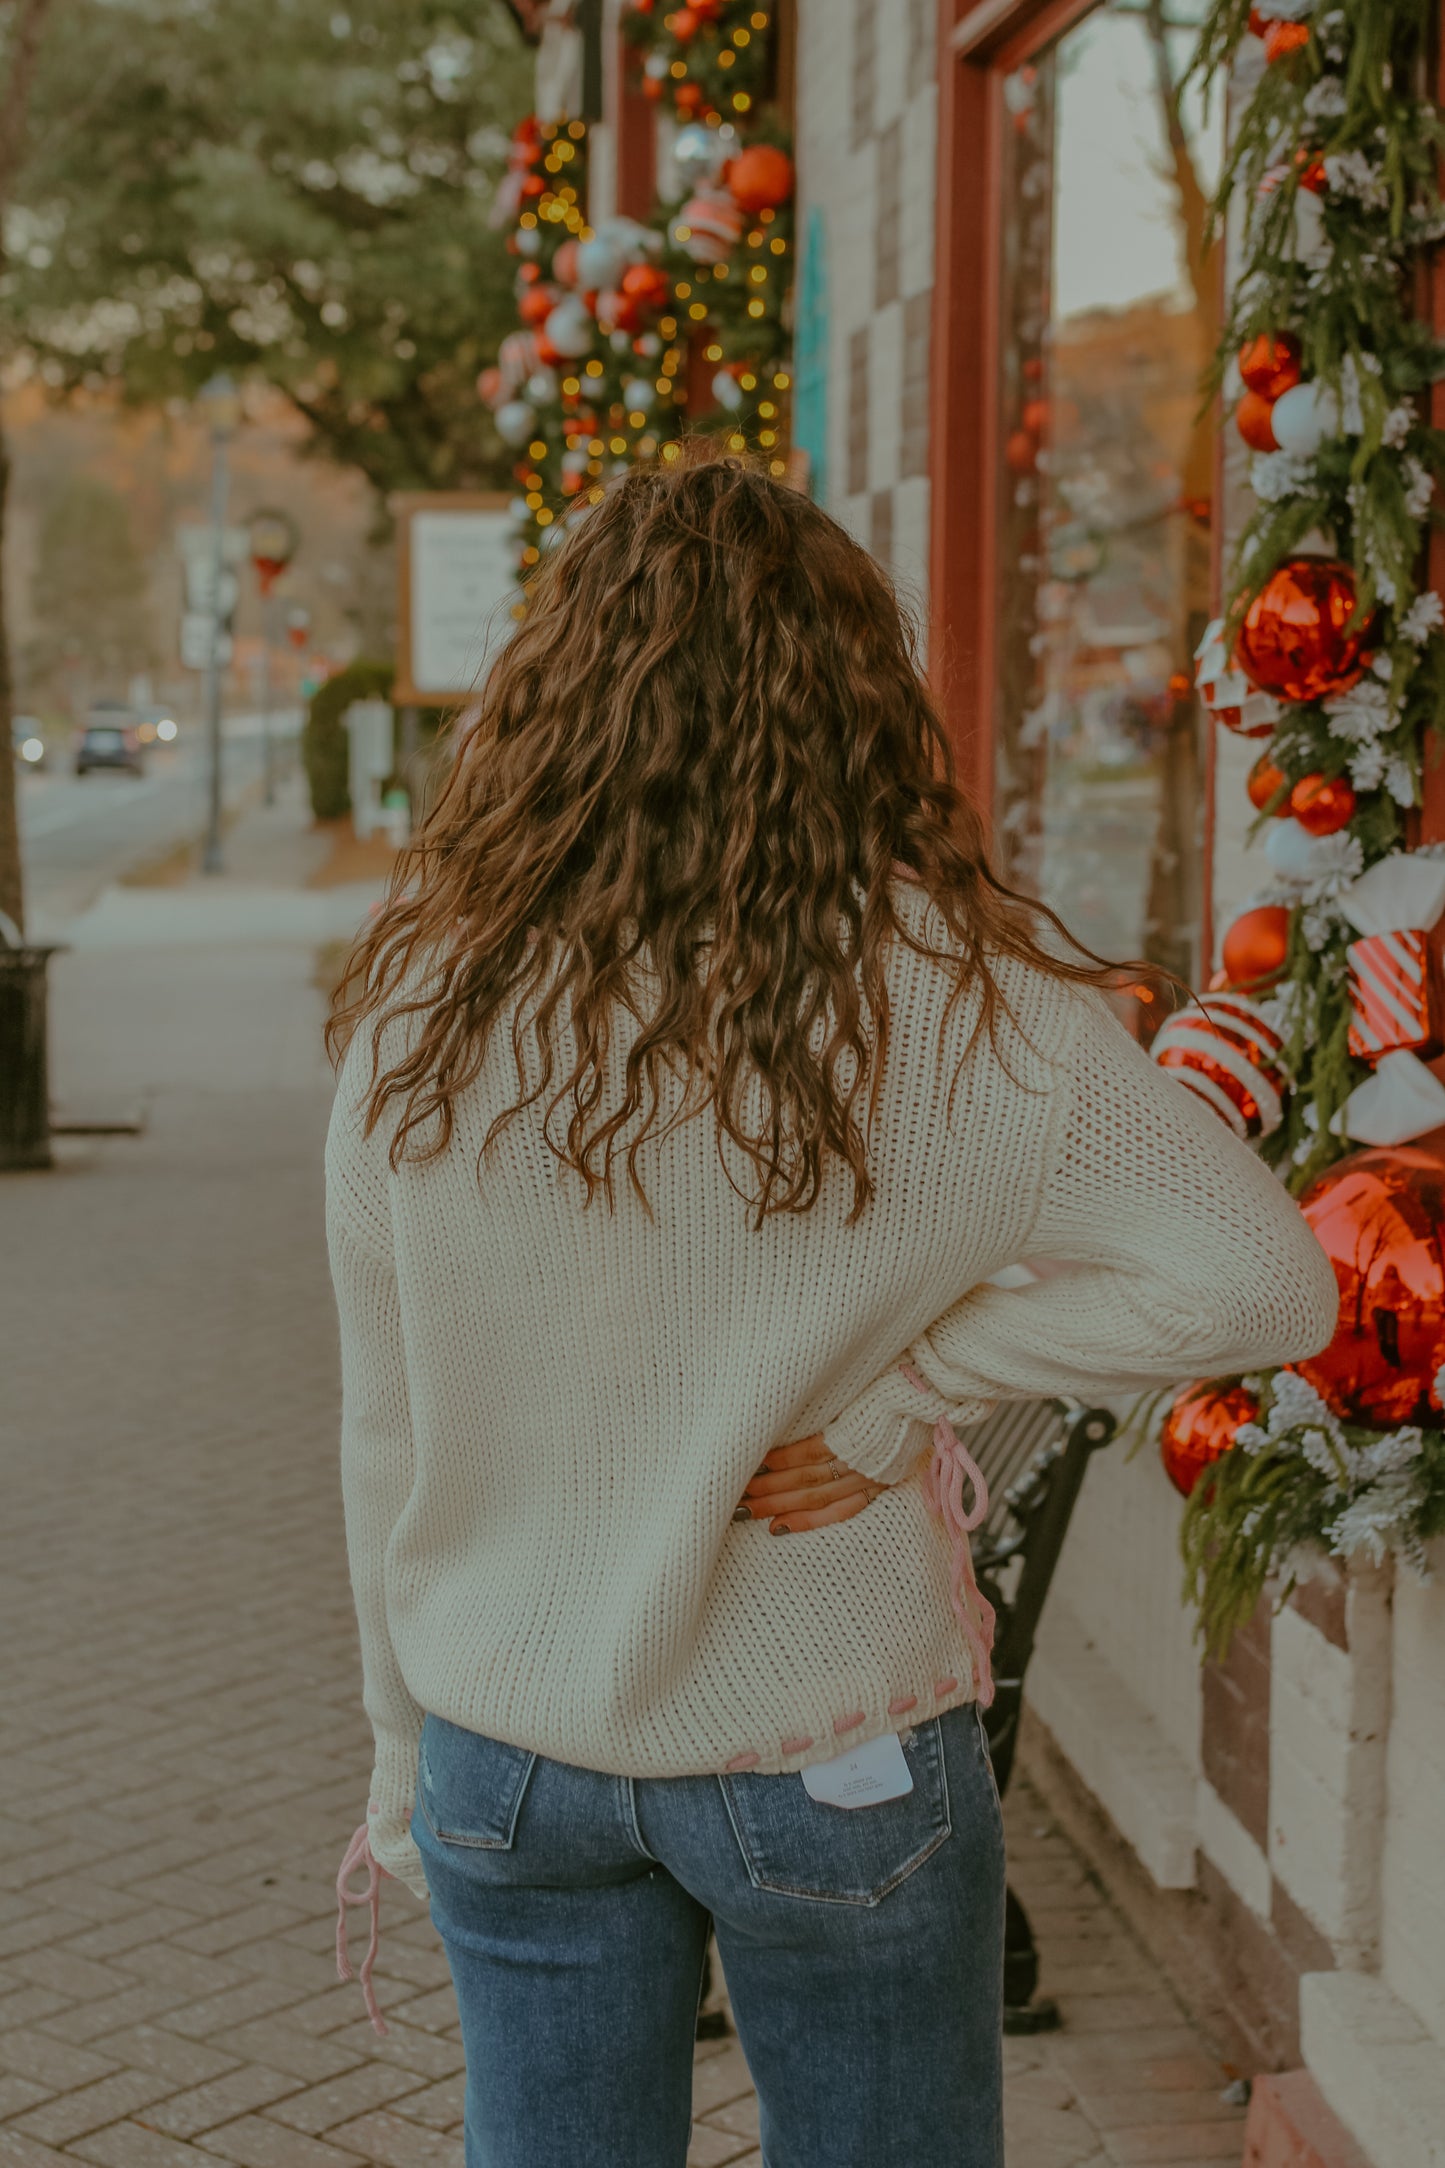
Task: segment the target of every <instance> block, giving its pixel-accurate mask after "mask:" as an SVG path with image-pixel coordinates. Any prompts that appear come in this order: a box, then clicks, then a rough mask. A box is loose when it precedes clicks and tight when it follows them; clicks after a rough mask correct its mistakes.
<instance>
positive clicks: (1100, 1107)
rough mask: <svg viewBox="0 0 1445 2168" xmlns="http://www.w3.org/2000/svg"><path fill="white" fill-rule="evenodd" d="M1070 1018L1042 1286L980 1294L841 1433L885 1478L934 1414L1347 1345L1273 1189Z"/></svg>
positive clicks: (1029, 1248)
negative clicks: (1336, 1340)
mask: <svg viewBox="0 0 1445 2168" xmlns="http://www.w3.org/2000/svg"><path fill="white" fill-rule="evenodd" d="M1068 1012H1069V1028H1068V1030H1067V1033H1066V1036H1065V1038H1064V1040H1063V1044H1062V1046H1061V1048H1060V1050H1059V1054H1058V1057H1057V1060H1058V1067H1059V1071H1060V1075H1061V1081H1060V1088H1059V1092H1058V1097H1057V1101H1056V1105H1055V1111H1054V1121H1053V1135H1052V1142H1051V1148H1050V1155H1049V1156H1050V1164H1049V1167H1048V1170H1047V1174H1046V1180H1045V1184H1044V1188H1043V1190H1042V1193H1041V1195H1040V1197H1039V1200H1038V1206H1037V1211H1036V1213H1035V1216H1034V1221H1033V1226H1032V1229H1031V1231H1030V1233H1029V1235H1028V1237H1027V1239H1026V1240H1025V1242H1024V1243H1023V1246H1022V1248H1021V1250H1020V1253H1019V1259H1018V1262H1020V1263H1022V1264H1031V1265H1034V1266H1036V1267H1040V1268H1042V1270H1041V1274H1040V1277H1039V1278H1038V1279H1037V1280H1036V1281H1034V1283H1033V1284H1031V1285H1028V1286H1025V1287H1012V1288H1004V1287H999V1286H994V1285H988V1284H985V1285H981V1286H979V1287H976V1288H974V1289H973V1290H972V1291H971V1292H970V1293H968V1294H967V1295H965V1296H964V1297H963V1299H962V1301H960V1302H958V1303H956V1304H954V1306H953V1307H952V1308H951V1309H949V1310H946V1311H945V1312H944V1313H943V1315H942V1316H940V1317H939V1318H937V1319H936V1320H935V1321H934V1323H933V1324H932V1325H931V1326H930V1327H929V1328H928V1330H927V1331H926V1332H924V1333H923V1334H922V1335H921V1336H920V1337H919V1338H918V1339H917V1340H916V1341H915V1342H914V1343H913V1345H912V1346H911V1347H910V1348H909V1350H908V1351H907V1355H906V1357H904V1358H903V1359H902V1362H901V1364H900V1365H891V1366H890V1367H889V1368H888V1369H887V1370H886V1371H885V1372H884V1373H883V1374H882V1375H881V1376H880V1377H879V1378H878V1379H877V1380H876V1381H875V1383H874V1384H873V1385H872V1386H870V1387H869V1388H868V1389H867V1390H866V1391H865V1392H864V1393H863V1394H862V1395H860V1397H859V1398H858V1399H857V1400H855V1401H854V1402H853V1403H852V1404H851V1405H850V1406H849V1407H848V1408H846V1409H844V1411H843V1412H842V1414H841V1415H839V1416H838V1417H837V1419H836V1420H835V1421H834V1422H833V1423H831V1424H830V1425H829V1426H828V1428H827V1430H826V1432H825V1437H826V1440H827V1443H828V1445H829V1446H830V1448H831V1449H832V1451H833V1452H834V1453H836V1454H837V1455H838V1457H839V1458H840V1459H842V1460H846V1461H847V1462H848V1463H849V1464H850V1465H851V1466H853V1467H855V1468H858V1469H859V1470H861V1471H862V1473H864V1474H866V1475H872V1476H874V1477H876V1478H877V1479H878V1480H879V1481H882V1482H894V1481H897V1480H898V1479H899V1478H900V1477H901V1476H902V1475H903V1474H905V1473H907V1471H908V1469H909V1468H910V1466H911V1465H912V1463H913V1461H914V1460H915V1459H916V1457H917V1454H918V1452H919V1449H920V1446H921V1445H923V1444H924V1443H926V1440H927V1431H926V1429H925V1427H924V1422H925V1420H926V1421H927V1422H931V1421H933V1420H935V1419H936V1418H937V1417H938V1416H939V1415H945V1414H946V1415H947V1416H948V1417H949V1418H950V1420H951V1421H953V1422H954V1423H955V1424H958V1423H971V1422H976V1421H978V1420H980V1419H981V1418H982V1417H983V1416H985V1415H987V1414H988V1412H989V1411H990V1409H991V1408H992V1407H994V1406H995V1405H996V1404H997V1403H998V1402H999V1401H1002V1400H1011V1399H1032V1398H1034V1397H1035V1396H1037V1395H1039V1394H1045V1393H1056V1394H1059V1395H1062V1396H1068V1397H1073V1398H1077V1399H1097V1398H1098V1397H1099V1396H1100V1395H1101V1394H1105V1395H1106V1394H1109V1393H1111V1392H1128V1391H1137V1390H1141V1389H1143V1388H1146V1387H1148V1386H1151V1385H1159V1384H1160V1383H1169V1382H1172V1381H1173V1380H1174V1379H1177V1378H1185V1377H1189V1376H1193V1375H1199V1374H1204V1375H1213V1376H1225V1375H1228V1374H1229V1373H1230V1372H1232V1371H1238V1370H1248V1369H1250V1368H1252V1367H1254V1366H1256V1365H1263V1364H1271V1365H1272V1364H1275V1363H1278V1362H1281V1361H1284V1360H1287V1359H1289V1358H1290V1357H1296V1356H1304V1355H1308V1354H1312V1353H1314V1352H1315V1350H1316V1349H1317V1348H1319V1347H1320V1346H1322V1345H1323V1344H1324V1343H1325V1342H1326V1341H1327V1340H1328V1338H1329V1336H1330V1333H1331V1332H1332V1331H1333V1329H1334V1320H1335V1311H1336V1307H1337V1303H1338V1290H1337V1288H1336V1285H1335V1279H1334V1273H1333V1269H1332V1267H1331V1266H1330V1263H1329V1261H1328V1259H1327V1258H1326V1256H1325V1254H1324V1252H1323V1250H1322V1249H1321V1248H1320V1246H1319V1244H1318V1243H1317V1242H1316V1241H1315V1238H1314V1236H1313V1234H1312V1233H1311V1232H1310V1229H1309V1227H1308V1225H1307V1224H1306V1222H1305V1220H1304V1219H1303V1218H1302V1217H1301V1214H1300V1212H1299V1209H1298V1207H1297V1206H1296V1205H1295V1203H1294V1201H1293V1199H1292V1198H1291V1197H1290V1196H1289V1194H1288V1193H1287V1192H1286V1190H1285V1189H1284V1188H1283V1186H1282V1185H1281V1184H1280V1182H1279V1181H1278V1180H1277V1179H1276V1177H1275V1176H1274V1175H1272V1174H1271V1173H1270V1172H1269V1171H1268V1169H1267V1168H1266V1167H1264V1166H1263V1165H1262V1164H1261V1162H1260V1161H1259V1160H1258V1159H1257V1158H1256V1157H1255V1155H1254V1154H1253V1153H1252V1152H1251V1151H1249V1150H1248V1149H1247V1148H1246V1147H1245V1146H1244V1145H1242V1144H1240V1143H1239V1142H1238V1141H1237V1140H1236V1139H1235V1138H1234V1137H1233V1136H1232V1135H1231V1134H1230V1132H1229V1131H1228V1129H1226V1127H1225V1126H1224V1124H1223V1123H1222V1122H1221V1121H1219V1119H1218V1118H1217V1116H1215V1115H1213V1114H1212V1113H1210V1112H1209V1111H1208V1110H1207V1109H1206V1108H1204V1106H1203V1105H1202V1104H1201V1102H1200V1101H1199V1100H1198V1099H1197V1098H1196V1097H1195V1096H1194V1094H1193V1093H1191V1092H1187V1091H1182V1090H1181V1089H1180V1087H1179V1086H1178V1084H1177V1083H1175V1082H1174V1081H1173V1079H1172V1078H1169V1077H1167V1076H1165V1075H1164V1074H1163V1073H1162V1072H1161V1071H1160V1070H1159V1069H1158V1068H1157V1067H1156V1066H1155V1065H1154V1063H1152V1062H1151V1061H1150V1060H1149V1059H1148V1057H1147V1055H1145V1054H1144V1053H1143V1051H1142V1050H1141V1049H1140V1047H1139V1046H1138V1045H1137V1044H1136V1042H1135V1041H1134V1040H1133V1039H1131V1038H1130V1036H1129V1034H1128V1033H1127V1032H1126V1031H1125V1030H1124V1029H1123V1027H1122V1026H1121V1025H1120V1024H1119V1023H1118V1022H1117V1021H1116V1020H1115V1018H1114V1017H1113V1016H1112V1015H1111V1014H1110V1012H1109V1011H1108V1009H1107V1008H1106V1006H1105V1004H1104V1003H1103V1002H1102V1001H1101V1000H1099V999H1098V998H1097V997H1095V996H1091V995H1083V994H1081V995H1078V996H1076V997H1075V998H1074V999H1072V1000H1071V1001H1070V1002H1069V1004H1068ZM909 1373H911V1376H910V1375H909ZM920 1388H923V1389H920ZM921 1419H923V1420H921Z"/></svg>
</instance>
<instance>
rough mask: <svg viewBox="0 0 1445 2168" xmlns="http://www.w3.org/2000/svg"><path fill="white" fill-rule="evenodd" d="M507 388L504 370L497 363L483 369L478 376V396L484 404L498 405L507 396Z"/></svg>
mask: <svg viewBox="0 0 1445 2168" xmlns="http://www.w3.org/2000/svg"><path fill="white" fill-rule="evenodd" d="M506 388H507V387H506V382H505V379H504V378H503V376H502V372H501V370H500V369H498V368H497V367H495V365H494V366H493V367H492V368H490V369H483V371H482V373H481V375H480V376H479V377H478V378H477V397H478V398H479V399H480V400H481V402H482V405H483V406H496V405H497V404H498V402H499V401H500V400H501V399H502V398H504V397H505V395H506Z"/></svg>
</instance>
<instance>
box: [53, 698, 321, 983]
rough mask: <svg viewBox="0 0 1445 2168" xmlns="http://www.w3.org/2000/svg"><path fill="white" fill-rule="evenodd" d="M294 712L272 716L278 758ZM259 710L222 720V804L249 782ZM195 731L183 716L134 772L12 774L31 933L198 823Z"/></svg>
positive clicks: (201, 785) (67, 917)
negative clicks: (181, 729) (174, 738)
mask: <svg viewBox="0 0 1445 2168" xmlns="http://www.w3.org/2000/svg"><path fill="white" fill-rule="evenodd" d="M299 725H300V717H299V715H296V714H291V715H283V716H281V717H279V718H276V719H275V721H274V727H275V730H276V734H277V739H278V742H279V743H284V745H285V749H286V750H285V753H284V755H283V757H285V758H289V757H291V748H292V744H293V741H294V737H295V733H296V731H297V729H298V728H299ZM261 772H262V735H261V719H260V717H259V716H257V715H246V714H241V715H234V716H230V717H228V718H227V721H226V725H225V758H224V764H223V770H222V774H223V781H224V787H225V802H226V805H227V807H228V809H229V808H233V807H235V806H238V805H240V804H243V803H244V802H245V801H246V800H247V798H248V797H251V796H253V795H254V793H255V792H256V790H257V789H258V788H259V785H260V780H261ZM205 822H206V755H205V740H204V733H203V732H202V731H201V730H200V729H199V728H198V727H197V726H195V725H191V726H190V727H189V728H188V729H187V731H186V732H185V734H184V735H183V736H182V738H181V740H180V742H179V743H178V744H177V745H176V746H174V747H166V746H155V747H152V749H151V752H150V756H149V764H148V766H147V769H146V772H145V774H144V776H142V777H140V778H139V779H137V778H136V777H135V776H133V775H123V774H120V773H116V774H114V775H108V774H105V773H103V772H99V773H94V774H91V775H85V776H77V775H74V774H72V773H71V772H70V771H69V769H68V768H66V769H55V770H52V771H51V772H49V773H47V774H40V775H36V774H34V773H32V772H30V771H29V770H22V771H21V774H20V850H21V856H22V858H23V861H24V866H25V900H26V918H27V924H28V929H29V931H30V933H31V935H32V938H36V939H42V940H43V939H55V938H58V937H59V936H61V935H63V933H64V931H65V928H66V927H67V926H68V925H69V924H70V922H71V921H72V920H73V919H75V918H78V917H79V915H80V913H81V912H82V911H84V910H86V909H87V908H88V907H89V905H90V904H92V903H93V902H94V901H95V898H96V897H97V896H98V895H99V894H100V891H101V890H102V889H103V888H105V887H106V886H108V885H109V883H110V882H112V881H118V880H121V879H122V878H123V877H124V876H125V875H126V874H128V873H133V872H134V871H135V870H136V869H137V867H139V866H143V865H146V864H148V863H149V862H150V861H151V860H153V859H157V858H163V857H164V856H165V855H166V854H167V853H168V852H169V851H173V850H175V849H176V848H177V847H178V846H180V845H181V844H184V843H190V842H193V841H194V840H195V839H196V838H198V837H199V836H200V835H201V834H202V833H203V832H204V829H205Z"/></svg>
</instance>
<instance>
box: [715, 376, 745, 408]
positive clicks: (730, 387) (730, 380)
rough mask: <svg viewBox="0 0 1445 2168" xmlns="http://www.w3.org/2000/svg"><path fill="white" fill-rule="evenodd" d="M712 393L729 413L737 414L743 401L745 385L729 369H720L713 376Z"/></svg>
mask: <svg viewBox="0 0 1445 2168" xmlns="http://www.w3.org/2000/svg"><path fill="white" fill-rule="evenodd" d="M712 395H713V397H714V399H716V401H717V403H718V405H719V406H720V407H723V408H725V409H726V411H727V412H728V413H729V414H736V413H737V411H738V409H739V407H740V406H741V405H742V403H743V387H742V385H741V384H740V383H739V382H738V380H737V378H736V377H735V376H734V375H733V374H732V373H731V371H730V370H727V369H719V370H718V373H717V375H716V376H715V377H714V378H713V380H712Z"/></svg>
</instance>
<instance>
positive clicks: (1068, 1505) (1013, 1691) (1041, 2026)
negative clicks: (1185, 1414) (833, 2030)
mask: <svg viewBox="0 0 1445 2168" xmlns="http://www.w3.org/2000/svg"><path fill="white" fill-rule="evenodd" d="M1117 1427H1118V1425H1117V1422H1116V1419H1115V1418H1114V1416H1112V1415H1111V1414H1110V1413H1109V1411H1108V1410H1107V1409H1106V1408H1084V1407H1080V1406H1078V1405H1077V1403H1075V1402H1073V1401H1067V1400H1020V1401H1013V1402H1011V1403H1010V1404H1009V1405H1008V1406H1006V1407H1003V1408H1000V1409H999V1411H998V1413H997V1414H996V1415H991V1416H990V1417H989V1419H988V1421H987V1422H985V1423H980V1424H979V1425H978V1427H977V1428H976V1429H973V1430H967V1431H965V1432H964V1434H963V1435H964V1443H965V1444H966V1445H967V1447H968V1450H969V1452H970V1454H971V1455H972V1457H973V1459H974V1460H975V1461H976V1462H977V1463H978V1466H979V1468H980V1469H981V1470H982V1472H983V1479H984V1481H985V1483H986V1484H987V1485H988V1497H989V1507H988V1514H987V1516H986V1518H985V1520H984V1522H983V1525H982V1527H980V1528H979V1530H978V1531H977V1533H976V1534H975V1536H974V1539H973V1566H974V1572H975V1573H976V1574H977V1576H978V1582H979V1586H980V1588H981V1589H982V1590H983V1592H984V1594H985V1595H986V1596H987V1598H988V1600H989V1602H990V1603H991V1604H992V1605H993V1607H994V1610H995V1613H996V1614H997V1621H996V1625H995V1630H994V1643H993V1678H994V1698H993V1705H992V1707H991V1708H990V1709H989V1710H988V1712H987V1714H986V1716H985V1718H984V1729H985V1730H986V1731H987V1733H988V1743H989V1753H990V1755H991V1757H992V1760H993V1771H994V1777H995V1779H996V1781H997V1783H998V1788H999V1792H1000V1794H1002V1793H1003V1792H1004V1791H1005V1790H1006V1789H1007V1787H1008V1781H1009V1778H1010V1776H1011V1775H1012V1773H1013V1761H1014V1749H1015V1747H1016V1746H1017V1744H1018V1729H1019V1717H1020V1714H1021V1713H1022V1709H1023V1690H1024V1674H1025V1672H1026V1671H1027V1670H1028V1666H1029V1658H1030V1657H1031V1656H1032V1654H1033V1652H1034V1637H1035V1635H1036V1634H1037V1632H1038V1627H1039V1620H1040V1619H1041V1618H1042V1616H1043V1609H1044V1599H1045V1597H1046V1596H1047V1595H1048V1593H1049V1583H1050V1582H1051V1581H1052V1580H1053V1577H1054V1568H1055V1567H1056V1566H1057V1565H1058V1562H1059V1553H1060V1552H1061V1551H1062V1549H1063V1547H1064V1537H1065V1536H1066V1535H1067V1533H1068V1528H1069V1521H1070V1519H1071V1518H1072V1516H1073V1511H1074V1507H1075V1505H1076V1503H1077V1502H1078V1496H1079V1491H1080V1489H1081V1487H1082V1485H1083V1481H1084V1472H1085V1470H1086V1469H1087V1467H1088V1465H1089V1457H1090V1455H1091V1454H1093V1453H1095V1452H1097V1450H1098V1448H1099V1447H1100V1446H1101V1445H1107V1444H1108V1442H1109V1440H1110V1439H1111V1438H1112V1437H1113V1435H1114V1432H1115V1430H1116V1429H1117ZM711 1965H712V1953H711V1950H709V1953H708V1975H707V1977H708V1983H709V1984H710V1982H711V1978H712V1970H711ZM1038 1980H1039V1959H1038V1952H1037V1950H1036V1949H1035V1947H1034V1937H1033V1929H1032V1928H1031V1927H1030V1926H1029V1921H1028V1914H1027V1913H1026V1912H1025V1911H1024V1908H1023V1906H1022V1905H1021V1904H1020V1903H1019V1900H1018V1899H1017V1897H1015V1895H1014V1893H1013V1891H1012V1890H1010V1891H1009V1892H1008V1896H1007V1916H1006V1920H1005V1927H1004V2031H1005V2032H1007V2033H1034V2032H1048V2031H1051V2030H1052V2029H1053V2027H1054V2026H1056V2025H1057V2024H1058V2022H1059V2013H1058V2011H1057V2009H1056V2008H1055V2006H1054V2004H1053V2003H1051V2002H1049V2001H1047V2000H1044V2001H1039V2000H1038V1999H1036V1990H1037V1988H1038ZM705 1993H706V1990H705ZM726 2030H727V2020H726V2018H725V2017H724V2015H723V2013H722V2012H721V2011H720V2010H708V2011H704V2012H703V2013H702V2015H701V2016H700V2017H699V2019H698V2038H699V2039H709V2038H716V2036H717V2035H718V2034H719V2033H722V2032H725V2031H726Z"/></svg>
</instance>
